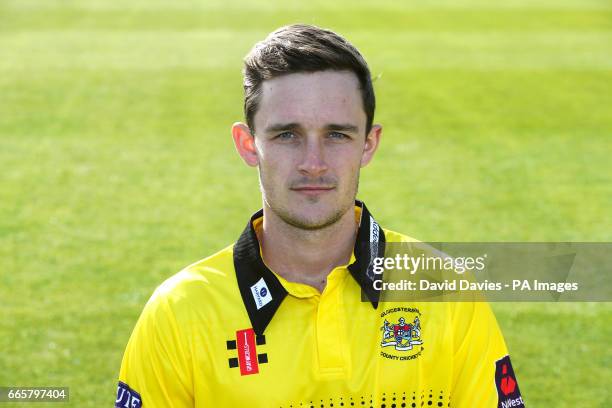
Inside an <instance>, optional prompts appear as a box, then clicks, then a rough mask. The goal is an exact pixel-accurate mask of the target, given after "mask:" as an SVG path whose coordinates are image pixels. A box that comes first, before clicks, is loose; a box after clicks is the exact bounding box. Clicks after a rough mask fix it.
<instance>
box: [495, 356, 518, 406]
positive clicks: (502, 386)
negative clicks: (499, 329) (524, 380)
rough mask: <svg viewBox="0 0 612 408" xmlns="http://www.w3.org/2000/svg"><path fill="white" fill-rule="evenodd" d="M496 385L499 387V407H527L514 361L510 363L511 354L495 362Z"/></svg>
mask: <svg viewBox="0 0 612 408" xmlns="http://www.w3.org/2000/svg"><path fill="white" fill-rule="evenodd" d="M495 386H496V387H497V397H498V399H497V407H498V408H511V407H517V408H521V407H522V408H525V404H524V403H523V397H522V396H521V392H520V391H519V387H518V384H517V383H516V376H515V375H514V369H513V368H512V363H510V356H505V357H503V358H502V359H499V360H497V361H496V362H495Z"/></svg>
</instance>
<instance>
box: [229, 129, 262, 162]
mask: <svg viewBox="0 0 612 408" xmlns="http://www.w3.org/2000/svg"><path fill="white" fill-rule="evenodd" d="M232 138H233V139H234V146H236V150H237V151H238V154H239V155H240V157H242V160H244V162H245V163H246V164H247V165H249V166H252V167H255V166H257V165H258V164H259V158H258V157H257V149H256V148H255V137H254V136H253V135H252V134H251V130H250V129H249V127H248V126H247V125H245V124H244V123H241V122H236V123H234V124H233V125H232Z"/></svg>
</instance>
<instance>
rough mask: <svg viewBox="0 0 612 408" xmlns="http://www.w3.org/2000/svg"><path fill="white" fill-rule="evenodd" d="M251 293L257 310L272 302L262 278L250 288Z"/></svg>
mask: <svg viewBox="0 0 612 408" xmlns="http://www.w3.org/2000/svg"><path fill="white" fill-rule="evenodd" d="M251 293H252V294H253V300H255V305H256V306H257V310H259V309H261V308H262V307H264V306H265V305H267V304H268V303H270V302H271V301H272V294H271V293H270V289H268V285H266V281H265V280H264V278H261V279H260V280H258V281H257V283H256V284H254V285H253V286H251Z"/></svg>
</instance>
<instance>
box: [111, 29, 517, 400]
mask: <svg viewBox="0 0 612 408" xmlns="http://www.w3.org/2000/svg"><path fill="white" fill-rule="evenodd" d="M244 89H245V103H244V108H245V116H246V124H243V123H236V124H234V125H233V127H232V136H233V140H234V143H235V146H236V149H237V151H238V153H239V154H240V156H241V157H242V159H243V160H244V161H245V163H246V164H248V165H249V166H253V167H257V168H258V171H259V179H260V186H261V192H262V198H263V209H262V210H260V211H258V212H256V213H255V214H253V216H252V217H251V219H250V221H249V222H248V224H247V227H246V229H245V230H244V232H243V233H242V235H241V236H240V238H239V239H238V241H237V242H236V243H235V245H232V246H230V247H227V248H225V249H223V250H222V251H220V252H218V253H216V254H214V255H212V256H210V257H208V258H206V259H204V260H201V261H199V262H196V263H195V264H192V265H190V266H188V267H187V268H185V269H184V270H183V271H181V272H179V273H178V274H176V275H174V276H173V277H171V278H170V279H168V280H167V281H166V282H164V283H163V284H162V285H161V286H160V287H159V288H157V290H156V291H155V293H154V294H153V296H152V297H151V299H150V300H149V302H148V303H147V305H146V306H145V309H144V311H143V313H142V315H141V317H140V319H139V320H138V323H137V325H136V327H135V329H134V332H133V333H132V336H131V338H130V341H129V343H128V345H127V349H126V351H125V355H124V358H123V363H122V366H121V371H120V376H119V380H120V381H119V387H118V394H117V399H116V405H115V406H116V407H140V406H142V407H145V408H153V407H196V406H197V407H352V406H357V407H417V406H419V407H420V406H435V407H441V406H444V407H448V406H453V407H497V406H498V401H500V402H503V401H506V400H508V399H512V398H514V400H516V401H515V402H516V404H518V403H519V402H517V401H518V398H519V397H520V395H519V394H518V387H517V386H516V382H515V378H514V375H513V372H512V367H511V365H510V361H509V358H508V357H507V351H506V347H505V345H504V341H503V338H502V336H501V333H500V331H499V328H498V326H497V323H496V321H495V318H494V316H493V315H492V313H491V311H490V308H489V307H488V305H487V304H486V303H469V302H463V303H433V302H429V303H428V302H422V303H418V304H417V303H407V302H385V301H383V299H381V297H380V295H381V294H380V292H379V291H377V290H376V289H375V288H374V285H373V284H372V282H373V276H372V273H371V270H372V269H371V265H372V259H373V258H374V257H376V256H383V255H384V251H385V243H390V242H407V241H412V240H411V239H410V238H408V237H406V236H403V235H400V234H398V233H396V232H392V231H390V230H386V229H382V228H380V227H379V226H378V224H377V223H376V221H375V220H374V218H373V216H372V215H371V214H370V212H369V211H368V209H367V208H366V206H365V205H364V203H362V202H360V201H356V200H355V197H356V194H357V186H358V182H359V171H360V168H361V167H363V166H365V165H367V164H368V163H369V162H370V161H371V160H372V157H373V156H374V153H375V152H376V149H377V147H378V145H379V142H380V138H381V131H382V128H381V126H380V125H376V124H373V118H374V106H375V98H374V91H373V88H372V80H371V76H370V71H369V69H368V66H367V64H366V62H365V60H364V59H363V57H362V56H361V55H360V54H359V52H358V51H357V50H356V49H355V48H354V47H353V46H352V45H351V44H350V43H348V42H347V41H346V40H345V39H343V38H342V37H340V36H338V35H337V34H335V33H333V32H331V31H328V30H323V29H320V28H317V27H313V26H308V25H292V26H287V27H282V28H280V29H279V30H277V31H275V32H273V33H272V34H270V35H269V36H268V37H267V38H266V39H265V40H264V41H262V42H260V43H258V44H256V45H255V47H254V48H253V49H252V50H251V51H250V53H249V54H248V55H247V57H246V59H245V70H244ZM362 296H363V297H362ZM502 382H503V384H502ZM496 384H497V385H496ZM502 391H503V392H502ZM504 393H505V394H504ZM504 398H505V399H504ZM514 400H513V401H514ZM521 404H522V402H521ZM500 406H501V405H500ZM508 406H510V405H508ZM512 406H522V405H512Z"/></svg>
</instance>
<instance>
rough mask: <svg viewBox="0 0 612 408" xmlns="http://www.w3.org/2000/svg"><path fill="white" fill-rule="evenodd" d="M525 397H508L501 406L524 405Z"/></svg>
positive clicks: (503, 407)
mask: <svg viewBox="0 0 612 408" xmlns="http://www.w3.org/2000/svg"><path fill="white" fill-rule="evenodd" d="M524 406H525V404H523V397H518V398H514V399H508V400H506V401H503V402H502V403H501V408H510V407H524Z"/></svg>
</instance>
